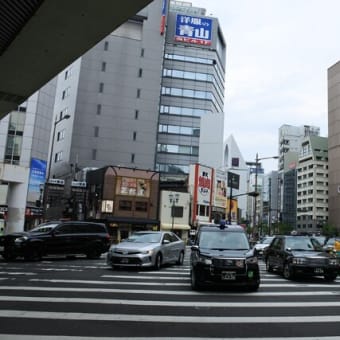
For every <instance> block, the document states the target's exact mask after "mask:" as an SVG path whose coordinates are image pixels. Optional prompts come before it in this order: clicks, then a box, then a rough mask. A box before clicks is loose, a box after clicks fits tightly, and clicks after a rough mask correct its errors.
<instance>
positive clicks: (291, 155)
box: [278, 124, 320, 230]
mask: <svg viewBox="0 0 340 340" xmlns="http://www.w3.org/2000/svg"><path fill="white" fill-rule="evenodd" d="M319 135H320V128H319V127H316V126H310V125H302V126H293V125H288V124H285V125H282V126H281V127H280V128H279V148H278V149H279V150H278V151H279V154H278V155H279V167H278V171H279V179H278V181H279V182H278V190H279V195H278V200H279V202H278V206H279V209H280V212H279V220H280V222H282V223H283V224H285V225H286V226H289V227H290V229H292V230H293V229H294V228H295V226H296V200H297V197H296V167H297V165H298V158H299V153H300V150H301V145H302V140H303V139H304V138H306V137H308V136H319Z"/></svg>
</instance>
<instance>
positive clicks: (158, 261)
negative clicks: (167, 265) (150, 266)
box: [154, 253, 162, 270]
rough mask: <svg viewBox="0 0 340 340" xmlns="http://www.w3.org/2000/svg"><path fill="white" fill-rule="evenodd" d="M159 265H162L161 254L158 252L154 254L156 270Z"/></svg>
mask: <svg viewBox="0 0 340 340" xmlns="http://www.w3.org/2000/svg"><path fill="white" fill-rule="evenodd" d="M161 266H162V255H161V254H160V253H158V254H157V255H156V259H155V265H154V267H155V269H156V270H159V269H160V268H161Z"/></svg>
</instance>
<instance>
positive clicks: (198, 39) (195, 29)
mask: <svg viewBox="0 0 340 340" xmlns="http://www.w3.org/2000/svg"><path fill="white" fill-rule="evenodd" d="M211 31H212V19H209V18H200V17H192V16H190V15H185V14H177V16H176V32H175V38H174V39H175V41H178V42H185V43H190V44H198V45H204V46H210V45H211Z"/></svg>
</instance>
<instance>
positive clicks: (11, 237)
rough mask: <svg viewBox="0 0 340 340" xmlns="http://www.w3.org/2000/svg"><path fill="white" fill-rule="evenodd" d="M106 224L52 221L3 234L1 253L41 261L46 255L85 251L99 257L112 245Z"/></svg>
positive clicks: (4, 255) (6, 257) (9, 257)
mask: <svg viewBox="0 0 340 340" xmlns="http://www.w3.org/2000/svg"><path fill="white" fill-rule="evenodd" d="M110 243H111V242H110V235H109V233H108V231H107V228H106V226H105V224H103V223H95V222H81V221H51V222H46V223H43V224H40V225H39V226H37V227H36V228H34V229H32V230H30V231H28V232H21V233H13V234H6V235H3V236H0V254H1V255H2V257H3V258H4V259H5V260H14V259H15V258H16V257H19V256H20V257H24V258H25V259H26V260H40V259H41V257H42V256H45V255H78V254H84V255H86V256H87V257H88V258H90V259H95V258H99V257H100V256H101V254H102V253H105V252H107V250H108V249H109V247H110Z"/></svg>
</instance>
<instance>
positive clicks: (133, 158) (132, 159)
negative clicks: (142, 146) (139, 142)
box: [131, 153, 135, 163]
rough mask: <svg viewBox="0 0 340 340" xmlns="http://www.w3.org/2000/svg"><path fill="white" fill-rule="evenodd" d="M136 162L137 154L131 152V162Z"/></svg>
mask: <svg viewBox="0 0 340 340" xmlns="http://www.w3.org/2000/svg"><path fill="white" fill-rule="evenodd" d="M134 162H135V154H134V153H132V154H131V163H134Z"/></svg>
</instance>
